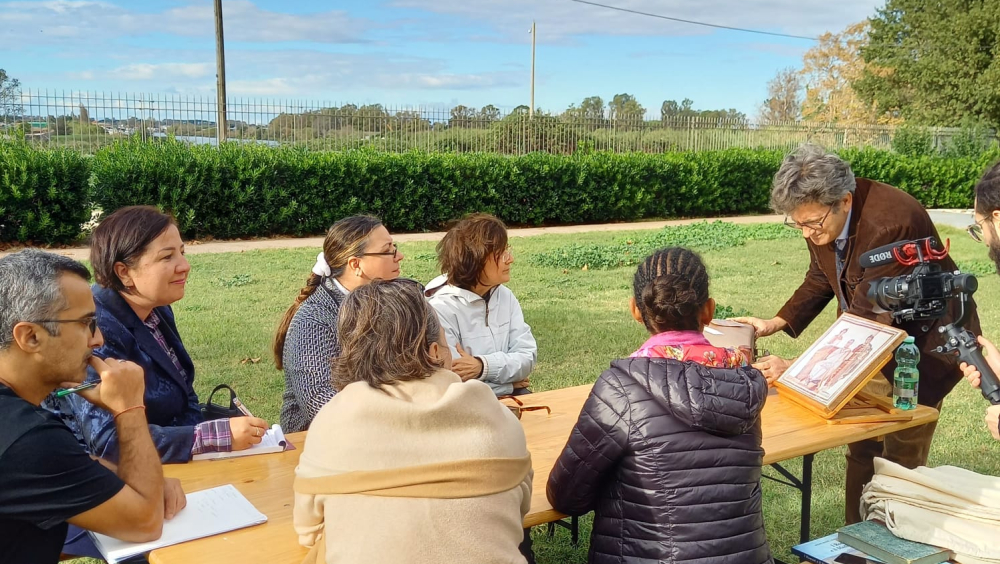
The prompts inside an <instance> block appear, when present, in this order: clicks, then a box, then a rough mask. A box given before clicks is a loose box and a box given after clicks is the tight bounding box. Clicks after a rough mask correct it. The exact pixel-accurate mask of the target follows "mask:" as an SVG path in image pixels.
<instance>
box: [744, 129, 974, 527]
mask: <svg viewBox="0 0 1000 564" xmlns="http://www.w3.org/2000/svg"><path fill="white" fill-rule="evenodd" d="M771 207H772V208H774V210H775V211H777V212H778V213H783V214H785V215H786V220H785V223H786V225H788V226H789V227H792V228H795V229H799V230H800V231H802V236H803V237H804V238H805V240H806V244H807V246H808V247H809V256H810V260H809V269H808V270H807V271H806V275H805V279H804V280H803V282H802V284H801V285H800V286H799V288H798V290H796V291H795V293H794V294H792V297H791V298H789V299H788V301H787V302H785V305H784V306H783V307H782V308H781V310H780V311H779V312H778V314H777V315H776V316H774V317H772V318H771V319H767V320H765V319H758V318H755V317H747V318H738V319H737V321H742V322H744V323H749V324H751V325H753V326H754V328H755V329H756V331H757V336H758V337H766V336H768V335H772V334H774V333H777V332H778V331H784V332H786V333H787V334H788V335H790V336H791V337H793V338H796V337H798V336H799V335H801V334H802V332H803V331H805V330H806V328H807V327H809V324H810V323H812V321H813V320H814V319H816V317H818V316H819V314H820V313H822V311H823V310H824V308H826V305H827V304H828V303H829V302H830V301H831V300H835V301H836V303H837V315H838V316H839V315H840V314H842V313H851V314H854V315H857V316H860V317H863V318H866V319H871V320H873V321H877V322H879V323H884V324H886V325H895V326H897V327H900V328H901V329H903V330H905V331H906V332H907V333H908V334H910V335H912V336H913V337H915V338H916V343H917V346H918V347H919V348H920V355H921V356H920V365H919V369H920V388H919V398H918V401H919V403H920V404H922V405H928V406H931V407H934V408H936V409H941V401H942V400H943V399H944V397H945V396H946V395H947V394H948V392H950V391H951V389H952V388H953V387H954V386H955V384H956V383H957V382H958V381H959V380H961V379H962V372H961V370H959V367H958V360H957V359H956V358H955V357H953V356H950V355H945V354H940V353H937V352H935V351H934V349H935V347H937V346H938V345H940V344H943V343H944V338H943V336H942V335H941V334H940V333H938V330H937V329H938V327H940V326H944V325H947V324H949V323H951V322H952V321H953V320H954V319H956V318H957V315H958V304H957V303H954V304H951V306H950V309H949V312H948V315H946V316H945V317H943V318H941V319H937V320H933V321H923V322H916V323H902V324H897V323H894V322H893V319H892V316H891V314H889V313H888V312H884V313H876V312H875V311H874V307H875V306H874V304H873V303H871V302H870V301H869V300H868V297H867V292H868V286H869V284H870V283H871V281H872V280H874V279H877V278H881V277H883V276H898V275H901V274H906V273H908V272H909V271H910V270H912V267H906V266H903V265H900V264H898V263H891V264H888V265H884V266H879V267H874V268H868V269H864V268H862V267H861V265H860V264H859V263H858V258H859V257H860V256H861V255H863V254H864V253H865V252H867V251H870V250H872V249H876V248H878V247H881V246H883V245H888V244H891V243H894V242H897V241H908V240H913V239H922V238H924V237H935V238H937V239H938V240H940V237H939V236H938V233H937V229H936V228H935V227H934V223H933V222H932V221H931V218H930V216H929V215H928V214H927V211H926V210H925V209H924V208H923V206H921V205H920V202H918V201H917V200H916V199H915V198H913V197H912V196H910V195H909V194H907V193H905V192H903V191H902V190H899V189H897V188H893V187H892V186H889V185H887V184H882V183H880V182H875V181H872V180H868V179H864V178H857V179H856V178H855V177H854V173H853V172H852V171H851V167H850V165H849V164H847V163H846V162H844V161H843V160H841V159H840V158H839V157H837V156H836V155H832V154H826V152H825V151H824V150H823V149H822V148H820V147H817V146H815V145H805V146H803V147H801V148H800V149H798V150H797V151H795V152H794V153H792V154H791V155H789V156H787V157H785V160H784V162H782V164H781V168H780V170H778V173H777V174H776V175H775V177H774V184H773V187H772V190H771ZM940 264H941V268H942V269H943V270H945V271H948V270H956V269H957V267H956V266H955V262H954V261H953V260H952V259H951V258H950V257H946V258H945V259H943V260H942V261H940ZM968 307H969V309H970V313H969V319H968V321H967V322H966V323H965V327H966V328H967V329H969V330H970V331H972V332H973V333H976V334H978V333H979V332H980V329H979V316H978V315H977V313H976V309H975V303H974V302H972V301H971V300H970V302H969V306H968ZM790 364H791V361H790V360H786V359H782V358H778V357H776V356H766V357H763V358H761V359H760V360H758V362H757V363H756V364H754V367H756V368H758V369H759V370H761V372H763V373H764V376H765V377H766V378H767V380H768V382H773V381H774V380H775V379H776V378H778V377H779V376H780V375H781V374H782V373H783V372H784V371H785V369H787V368H788V366H789V365H790ZM895 368H896V363H895V361H894V360H890V361H889V363H888V364H887V365H886V366H885V367H884V368H883V369H882V375H883V376H885V380H881V379H876V380H874V381H873V383H872V384H869V386H871V388H870V389H869V391H870V392H872V393H873V394H880V395H886V396H888V395H891V393H892V374H893V370H895ZM935 427H936V423H929V424H927V425H922V426H920V427H914V428H911V429H906V430H903V431H899V432H897V433H894V434H892V435H889V436H886V437H885V438H884V440H883V441H882V442H879V441H876V440H874V439H872V440H866V441H859V442H856V443H852V444H850V445H848V452H847V483H846V492H845V495H846V502H845V510H846V514H845V517H846V521H847V523H855V522H857V521H859V520H860V519H861V511H860V500H861V490H862V489H863V488H864V486H865V484H867V483H868V482H869V481H871V478H872V476H873V474H874V471H875V469H874V462H873V460H874V458H875V457H882V458H886V459H888V460H891V461H893V462H896V463H898V464H901V465H903V466H906V467H907V468H915V467H917V466H921V465H923V464H926V462H927V454H928V451H929V450H930V444H931V439H932V438H933V435H934V429H935Z"/></svg>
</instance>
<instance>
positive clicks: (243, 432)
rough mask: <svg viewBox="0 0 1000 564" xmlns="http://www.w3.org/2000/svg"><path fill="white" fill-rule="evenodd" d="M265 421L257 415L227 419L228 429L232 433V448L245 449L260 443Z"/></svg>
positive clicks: (265, 426) (265, 427) (265, 429)
mask: <svg viewBox="0 0 1000 564" xmlns="http://www.w3.org/2000/svg"><path fill="white" fill-rule="evenodd" d="M267 429H268V425H267V421H264V420H263V419H261V418H259V417H252V416H251V417H233V418H231V419H230V420H229V430H230V431H231V432H232V434H233V450H245V449H248V448H250V447H252V446H253V445H256V444H260V441H261V438H263V436H264V433H266V432H267Z"/></svg>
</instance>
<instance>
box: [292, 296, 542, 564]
mask: <svg viewBox="0 0 1000 564" xmlns="http://www.w3.org/2000/svg"><path fill="white" fill-rule="evenodd" d="M422 289H423V288H422V287H421V286H420V284H418V283H417V282H414V281H413V280H407V279H397V280H391V281H385V280H373V281H372V282H370V283H369V284H367V285H365V286H361V287H360V288H358V289H356V290H354V291H352V292H351V293H350V294H348V295H347V297H346V298H345V299H344V303H343V305H342V306H341V308H340V318H339V320H338V322H337V328H338V332H339V337H340V343H341V347H342V352H341V355H340V357H339V358H337V359H336V360H335V361H334V367H333V385H334V386H335V387H336V388H337V389H338V390H339V392H338V393H337V395H335V396H334V397H333V398H332V399H331V400H330V401H329V403H327V404H326V405H325V406H324V407H323V408H322V409H320V411H319V414H318V415H317V416H316V418H315V419H314V420H313V422H312V425H311V426H310V427H309V432H308V434H307V435H306V443H305V447H304V449H303V451H302V456H301V458H300V459H299V465H298V467H297V468H296V469H295V475H296V478H295V485H294V489H295V505H294V509H293V520H294V525H295V531H296V532H297V533H298V535H299V542H300V543H301V544H302V545H303V546H306V547H308V548H310V553H309V557H308V558H307V559H306V562H322V563H325V562H330V563H332V562H365V563H369V564H379V563H386V564H389V563H392V564H395V563H397V562H408V563H411V564H422V563H427V564H431V563H435V564H436V563H438V562H455V561H462V562H478V563H482V564H490V563H496V564H500V563H504V564H510V563H516V562H522V563H523V562H524V557H523V556H521V553H520V552H519V550H518V544H519V543H520V542H521V540H522V529H521V527H522V521H523V519H524V516H525V515H526V514H527V512H528V509H529V508H530V506H531V478H532V472H531V457H530V455H529V454H528V448H527V443H526V441H525V437H524V431H523V430H522V428H521V424H520V423H519V422H518V420H517V418H516V417H515V416H514V414H513V413H511V411H510V410H509V409H507V408H506V407H505V406H504V405H503V404H501V403H500V402H498V401H497V400H496V398H495V397H494V395H493V392H492V391H491V390H490V388H489V386H487V385H486V384H484V383H482V382H479V381H475V380H470V381H464V382H463V381H462V378H460V377H459V376H458V375H457V374H455V373H454V372H452V371H451V370H449V369H448V368H449V367H450V366H451V353H450V352H449V350H448V344H447V342H446V341H445V337H444V333H443V331H442V330H441V325H440V323H439V322H438V319H437V316H436V315H435V313H434V310H432V309H431V308H430V306H428V305H427V303H426V301H425V300H424V298H423V296H422V295H421V291H422ZM372 531H378V535H377V536H378V538H377V540H375V541H372V542H370V541H366V540H365V539H369V540H370V539H371V538H372Z"/></svg>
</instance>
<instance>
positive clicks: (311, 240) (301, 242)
mask: <svg viewBox="0 0 1000 564" xmlns="http://www.w3.org/2000/svg"><path fill="white" fill-rule="evenodd" d="M716 219H721V220H723V221H729V222H732V223H775V222H778V221H781V220H782V216H778V215H757V216H743V217H724V218H712V219H709V220H708V221H715V220H716ZM699 221H706V220H705V219H676V220H670V221H638V222H634V223H607V224H602V225H562V226H558V227H527V228H521V229H509V230H508V231H507V233H508V234H509V235H510V236H511V237H534V236H536V235H549V234H555V233H589V232H593V231H607V232H612V231H639V230H642V229H662V228H663V227H666V226H667V225H687V224H689V223H696V222H699ZM392 237H393V239H395V240H396V241H398V242H401V243H408V242H413V241H440V240H441V238H442V237H444V232H435V233H399V234H393V236H392ZM322 246H323V237H301V238H279V239H253V240H247V241H243V240H237V241H212V242H208V243H200V242H198V241H187V252H188V253H190V254H199V253H238V252H241V251H251V250H258V249H259V250H265V249H297V248H302V247H312V248H315V249H319V248H321V247H322ZM14 250H16V249H12V250H11V251H7V252H4V253H0V256H3V255H5V254H9V253H10V252H13V251H14ZM52 252H54V253H58V254H60V255H66V256H68V257H72V258H74V259H77V260H85V259H87V258H88V256H89V254H90V252H89V250H88V249H87V248H86V247H76V248H66V249H52Z"/></svg>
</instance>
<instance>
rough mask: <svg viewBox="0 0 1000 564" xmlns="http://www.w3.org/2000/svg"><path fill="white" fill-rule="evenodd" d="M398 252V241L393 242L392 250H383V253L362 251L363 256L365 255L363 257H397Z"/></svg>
mask: <svg viewBox="0 0 1000 564" xmlns="http://www.w3.org/2000/svg"><path fill="white" fill-rule="evenodd" d="M397 254H399V247H398V246H396V243H393V244H392V250H391V251H383V252H381V253H361V256H363V257H392V258H396V255H397Z"/></svg>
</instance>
